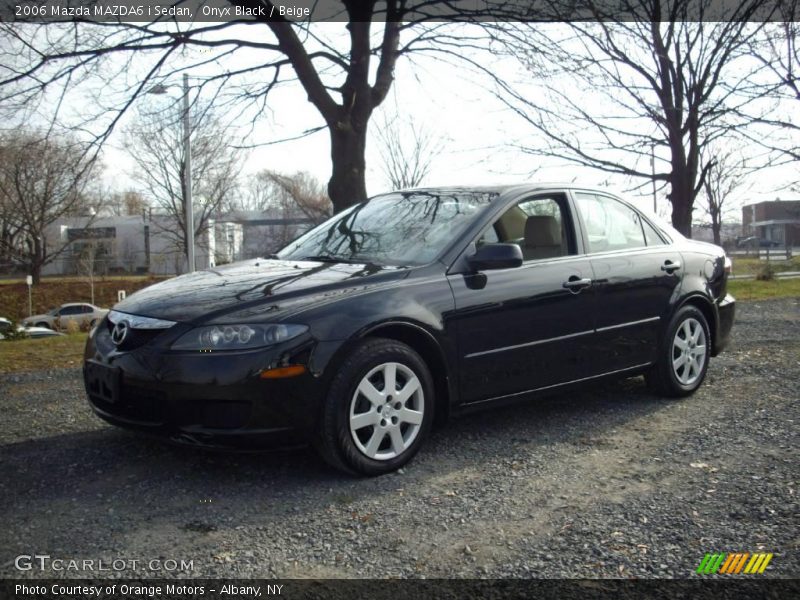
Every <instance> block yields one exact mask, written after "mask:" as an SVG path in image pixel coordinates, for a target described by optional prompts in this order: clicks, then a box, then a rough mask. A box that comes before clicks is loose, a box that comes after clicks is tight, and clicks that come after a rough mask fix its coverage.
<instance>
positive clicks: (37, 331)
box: [0, 317, 64, 340]
mask: <svg viewBox="0 0 800 600" xmlns="http://www.w3.org/2000/svg"><path fill="white" fill-rule="evenodd" d="M12 326H13V324H12V322H11V321H10V320H9V319H6V318H4V317H0V340H4V339H6V335H7V334H8V332H9V331H11V327H12ZM17 331H18V332H20V333H22V334H23V335H24V336H25V337H29V338H43V337H53V336H58V335H64V334H63V333H58V332H57V331H53V330H52V329H50V328H48V327H23V326H22V325H17Z"/></svg>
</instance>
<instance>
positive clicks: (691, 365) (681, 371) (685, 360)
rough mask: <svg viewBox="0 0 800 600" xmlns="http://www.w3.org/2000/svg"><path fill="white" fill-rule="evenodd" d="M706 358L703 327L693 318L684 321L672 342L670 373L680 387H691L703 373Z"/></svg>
mask: <svg viewBox="0 0 800 600" xmlns="http://www.w3.org/2000/svg"><path fill="white" fill-rule="evenodd" d="M707 357H708V351H707V348H706V334H705V330H704V329H703V325H702V324H701V323H700V322H699V321H698V320H697V319H695V318H688V319H686V320H685V321H684V322H683V323H682V324H681V325H680V327H678V329H677V330H676V331H675V337H674V338H673V340H672V371H673V373H674V374H675V378H676V379H677V380H678V381H679V382H680V383H681V384H682V385H687V386H688V385H692V384H693V383H695V382H696V381H697V379H698V378H699V377H700V376H701V375H702V373H703V367H704V366H705V363H706V360H707Z"/></svg>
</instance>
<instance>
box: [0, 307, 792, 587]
mask: <svg viewBox="0 0 800 600" xmlns="http://www.w3.org/2000/svg"><path fill="white" fill-rule="evenodd" d="M738 310H739V314H738V317H737V322H736V325H735V327H734V339H733V343H732V347H731V348H730V349H729V350H728V351H727V352H726V353H724V354H723V355H721V356H719V357H718V358H716V359H714V360H713V361H712V363H711V367H710V370H709V373H708V379H707V381H706V383H705V385H704V386H703V387H702V388H701V390H700V391H699V392H698V393H696V394H695V395H694V396H693V397H691V398H688V399H685V400H681V401H668V400H663V399H660V398H657V397H654V396H652V395H650V394H648V393H647V391H646V390H645V388H644V385H643V382H642V380H641V379H640V378H639V379H631V380H627V381H624V382H616V383H609V384H604V385H602V386H597V387H596V388H595V389H590V390H587V391H585V392H581V393H574V394H571V395H567V396H564V395H562V396H554V397H552V398H549V399H544V400H541V401H539V402H536V403H530V404H525V405H519V406H515V407H511V408H504V409H502V410H501V409H496V410H494V411H490V412H487V413H482V414H480V415H475V416H470V417H464V418H461V419H457V420H454V421H452V422H451V423H449V424H448V425H447V427H445V428H444V429H442V430H439V431H438V432H435V433H434V435H433V437H432V439H430V440H429V443H428V444H427V446H426V447H425V448H424V449H423V451H422V453H421V454H420V455H419V456H418V457H417V459H416V460H415V461H414V462H413V463H412V464H411V465H409V466H408V467H407V468H406V469H405V470H404V471H403V472H402V473H398V474H393V475H388V476H384V477H381V478H377V479H352V478H348V477H346V476H343V475H340V474H339V473H337V472H334V471H332V470H330V469H328V468H327V467H325V466H324V465H323V464H322V463H321V461H319V460H317V459H316V457H315V456H314V455H313V454H311V453H310V452H306V451H295V452H286V453H271V454H261V455H230V454H214V453H208V452H204V451H198V450H194V449H183V448H176V447H172V446H169V445H166V444H164V443H162V442H160V441H158V440H150V439H147V438H142V437H139V436H136V435H134V434H129V433H126V432H123V431H120V430H117V429H115V428H112V427H110V426H107V425H105V424H104V423H102V422H101V421H99V420H98V419H97V418H96V417H94V416H93V415H92V413H91V411H90V410H89V408H88V406H87V404H86V401H85V399H84V395H83V391H82V386H81V380H80V376H79V372H78V371H77V370H63V371H49V372H38V373H31V374H24V375H12V376H6V377H5V378H3V379H0V410H1V411H2V419H1V420H0V506H3V507H5V508H4V510H3V511H2V516H0V548H2V553H0V576H4V577H46V576H52V575H54V574H55V575H58V576H67V577H73V576H74V577H81V576H83V577H85V576H101V577H105V576H109V577H110V576H125V577H130V576H136V577H163V576H164V575H169V576H177V577H184V576H192V577H223V576H224V577H269V578H271V577H320V578H324V577H681V578H682V577H687V576H692V575H693V573H694V569H695V568H696V566H697V565H698V563H699V561H700V560H701V559H702V557H703V555H704V553H706V552H715V551H723V552H725V551H727V552H733V551H749V552H757V551H763V552H773V553H775V557H774V558H773V560H772V562H771V564H770V566H769V569H768V570H767V576H770V577H798V576H800V560H799V559H798V555H799V554H798V547H799V546H800V537H799V536H798V522H799V519H798V517H800V508H798V484H800V469H799V468H798V460H797V459H798V455H797V449H798V434H797V431H798V428H797V423H798V419H800V411H799V410H798V367H800V301H799V300H798V299H784V300H773V301H763V302H759V303H740V304H739V307H738ZM19 554H47V555H50V556H51V557H52V558H60V559H65V560H69V559H79V560H83V559H90V560H95V561H97V560H101V559H102V560H104V561H106V563H105V564H106V565H110V564H111V561H112V560H114V559H125V560H127V561H128V562H127V566H126V567H125V569H124V570H121V571H114V570H113V569H112V570H111V571H106V572H97V571H96V569H97V567H95V571H94V572H92V571H88V570H67V571H63V572H58V573H54V572H53V571H50V570H44V571H41V570H38V569H37V570H31V571H25V572H19V571H17V570H16V569H15V568H14V564H13V563H14V557H15V556H17V555H19ZM154 559H155V560H161V561H163V560H164V559H175V560H178V561H180V560H185V561H193V562H192V568H191V569H184V570H180V569H179V570H177V571H170V572H169V573H165V572H164V571H163V570H161V571H159V570H154V569H155V567H156V566H158V565H150V564H149V563H150V561H151V560H154ZM131 561H138V562H137V563H136V569H135V570H134V569H133V568H131V567H130V565H131V564H132V563H131ZM116 564H117V565H118V566H119V565H121V563H119V562H118V563H116ZM168 564H169V563H168Z"/></svg>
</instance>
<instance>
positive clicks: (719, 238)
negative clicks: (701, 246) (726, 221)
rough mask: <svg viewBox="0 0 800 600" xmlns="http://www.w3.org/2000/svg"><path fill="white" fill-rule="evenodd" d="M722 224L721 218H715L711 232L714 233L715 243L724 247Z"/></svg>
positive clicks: (712, 221)
mask: <svg viewBox="0 0 800 600" xmlns="http://www.w3.org/2000/svg"><path fill="white" fill-rule="evenodd" d="M721 229H722V223H721V222H720V218H719V217H717V218H714V219H712V220H711V231H712V232H714V243H715V244H716V245H717V246H722V235H721V233H722V232H721Z"/></svg>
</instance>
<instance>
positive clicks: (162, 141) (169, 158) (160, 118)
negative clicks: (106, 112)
mask: <svg viewBox="0 0 800 600" xmlns="http://www.w3.org/2000/svg"><path fill="white" fill-rule="evenodd" d="M170 112H172V113H174V112H175V111H169V110H167V111H163V110H162V111H160V112H156V111H155V110H153V109H152V107H150V108H146V109H141V110H140V111H139V116H138V119H137V120H136V122H135V123H134V125H132V126H131V127H130V128H129V129H128V131H127V144H126V149H127V151H128V153H129V154H130V155H131V157H132V158H133V159H134V161H135V162H136V165H137V169H136V171H135V173H134V178H135V179H137V180H138V181H140V182H141V183H142V185H143V186H144V188H145V189H146V191H147V194H148V195H149V196H150V197H151V198H152V202H153V205H154V207H157V208H159V209H160V210H161V211H162V212H163V213H165V214H167V215H168V216H169V217H171V219H170V221H169V224H168V225H166V224H162V225H160V226H159V224H158V222H157V221H154V225H155V226H156V227H158V228H159V229H160V230H161V233H162V234H163V235H164V236H166V238H167V239H169V240H171V242H172V244H173V246H174V247H175V249H176V251H177V252H178V253H180V254H182V255H184V256H185V255H186V251H187V246H188V244H187V242H188V239H189V235H193V236H194V238H195V239H197V238H198V237H201V236H202V234H203V233H204V232H206V231H207V230H208V228H209V220H210V219H213V218H214V217H215V216H216V215H217V214H218V213H219V212H220V211H221V210H222V209H223V208H225V205H226V203H227V202H230V201H232V199H233V197H234V195H235V192H236V191H237V186H238V176H239V171H240V165H241V152H240V151H237V150H235V149H234V148H233V144H232V141H231V139H230V136H229V135H228V133H227V132H226V130H225V127H224V126H223V125H221V124H220V122H219V121H218V120H217V119H216V118H215V117H214V116H213V114H211V113H209V112H206V113H205V114H203V115H202V118H201V117H200V115H198V114H195V115H194V118H192V119H191V123H192V126H191V128H190V129H191V140H192V142H191V152H192V190H193V191H192V205H193V208H194V231H193V232H191V234H190V233H189V232H188V231H187V223H186V200H185V198H186V189H185V186H184V182H185V178H184V169H185V168H186V157H185V156H184V151H183V143H182V139H183V129H182V126H181V123H180V120H177V119H175V117H174V115H173V116H170Z"/></svg>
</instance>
